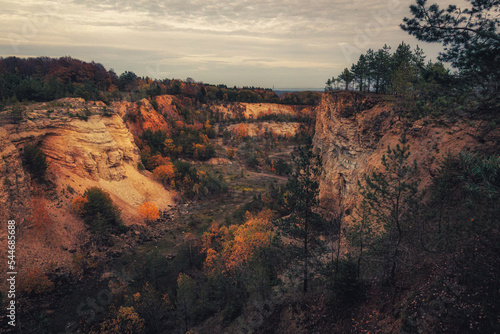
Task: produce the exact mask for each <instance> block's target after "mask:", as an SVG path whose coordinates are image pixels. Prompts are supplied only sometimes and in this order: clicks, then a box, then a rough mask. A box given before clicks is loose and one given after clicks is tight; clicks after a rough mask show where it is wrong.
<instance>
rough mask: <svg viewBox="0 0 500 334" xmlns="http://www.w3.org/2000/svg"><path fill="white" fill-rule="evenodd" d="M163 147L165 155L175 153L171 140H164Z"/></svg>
mask: <svg viewBox="0 0 500 334" xmlns="http://www.w3.org/2000/svg"><path fill="white" fill-rule="evenodd" d="M163 146H164V150H165V154H172V153H175V152H176V148H175V145H174V141H173V139H171V138H167V139H165V141H164V142H163Z"/></svg>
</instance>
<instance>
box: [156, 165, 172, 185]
mask: <svg viewBox="0 0 500 334" xmlns="http://www.w3.org/2000/svg"><path fill="white" fill-rule="evenodd" d="M153 175H154V177H155V178H156V179H157V180H158V181H160V182H161V183H163V184H164V185H170V186H173V185H174V180H175V169H174V165H173V164H172V162H170V159H169V163H167V164H165V165H161V166H158V167H156V168H155V169H154V170H153Z"/></svg>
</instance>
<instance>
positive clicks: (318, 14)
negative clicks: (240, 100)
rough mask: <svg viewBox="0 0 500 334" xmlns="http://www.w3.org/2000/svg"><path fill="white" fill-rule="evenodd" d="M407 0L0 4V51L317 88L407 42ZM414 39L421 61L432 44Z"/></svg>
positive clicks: (164, 74)
mask: <svg viewBox="0 0 500 334" xmlns="http://www.w3.org/2000/svg"><path fill="white" fill-rule="evenodd" d="M413 2H414V0H411V1H410V0H383V1H379V0H315V1H311V0H252V1H249V0H239V1H228V0H149V1H146V0H116V1H112V0H67V1H66V2H62V1H60V0H50V1H49V0H23V1H18V0H0V8H1V11H0V56H3V57H6V56H12V55H15V56H23V57H28V56H49V57H61V56H71V57H74V58H78V59H82V60H85V61H92V60H93V61H95V62H99V63H101V64H103V65H104V66H105V67H106V68H107V69H110V68H113V69H114V70H115V71H116V72H117V73H118V74H120V73H122V72H123V71H125V70H131V71H134V72H135V73H136V74H137V75H140V76H150V77H154V78H158V79H162V78H180V79H185V78H187V77H192V78H194V79H195V80H197V81H203V82H206V83H216V84H217V83H224V84H227V85H228V86H233V85H237V86H244V85H246V86H260V87H269V88H272V87H273V86H274V87H275V88H322V87H323V86H324V82H325V81H326V79H327V78H328V77H331V76H332V75H335V76H336V75H337V74H338V73H339V72H340V71H341V70H342V69H343V68H344V67H347V66H350V64H351V63H352V62H353V61H356V60H357V58H358V56H359V55H360V54H361V53H364V52H365V51H366V50H367V49H368V48H370V47H371V48H375V49H378V48H380V47H382V46H383V44H388V45H390V46H392V47H393V48H395V47H396V46H397V45H398V44H399V43H400V42H401V41H403V40H404V41H405V42H407V43H410V44H411V45H412V46H415V45H416V44H417V41H416V40H415V39H414V38H413V37H411V36H409V35H408V34H406V33H405V32H404V31H402V30H401V29H400V28H399V24H400V23H401V21H402V18H403V17H404V16H409V9H408V7H409V5H410V4H412V3H413ZM433 2H437V3H438V4H441V5H446V4H447V3H449V2H448V1H445V0H437V1H431V3H433ZM418 44H419V45H420V46H421V47H422V48H423V49H424V50H425V51H426V52H427V54H428V59H433V58H435V57H436V55H437V52H438V51H439V50H440V46H439V45H429V44H424V43H422V42H419V43H418Z"/></svg>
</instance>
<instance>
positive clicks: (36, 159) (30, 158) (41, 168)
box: [24, 144, 48, 181]
mask: <svg viewBox="0 0 500 334" xmlns="http://www.w3.org/2000/svg"><path fill="white" fill-rule="evenodd" d="M24 160H25V162H26V166H27V167H28V170H29V171H30V173H31V174H32V175H33V176H34V177H35V178H36V179H37V180H38V181H42V180H43V178H44V177H45V173H46V172H47V168H48V165H47V159H46V158H45V153H43V151H42V150H41V149H40V147H39V146H38V145H37V144H26V145H25V146H24Z"/></svg>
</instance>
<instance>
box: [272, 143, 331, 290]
mask: <svg viewBox="0 0 500 334" xmlns="http://www.w3.org/2000/svg"><path fill="white" fill-rule="evenodd" d="M294 162H295V164H296V169H295V171H294V173H293V174H292V176H291V178H290V180H289V181H288V183H287V185H286V193H285V196H284V197H285V198H284V201H285V205H286V206H287V207H288V208H289V210H290V212H291V214H290V215H288V216H287V217H285V218H282V219H280V220H278V221H276V222H275V223H276V225H277V226H278V227H279V229H280V231H281V233H282V234H283V235H284V236H285V237H286V238H289V239H292V240H294V241H293V242H291V243H289V244H288V254H289V255H290V257H291V258H292V259H293V260H296V261H297V263H299V264H300V267H301V272H302V287H303V288H302V290H303V292H304V293H306V292H308V289H309V279H310V277H311V275H312V273H313V272H314V271H315V269H317V268H318V267H319V262H318V260H319V256H320V255H321V254H322V253H323V252H324V244H323V241H322V240H321V238H320V236H321V235H324V233H325V227H326V226H325V225H326V223H325V220H324V219H323V218H322V217H321V216H320V215H319V214H318V213H317V212H316V209H317V207H318V205H319V199H318V195H319V182H318V177H319V175H320V174H321V158H320V157H319V156H318V155H316V154H314V153H313V152H312V150H311V145H310V144H308V145H306V146H303V147H300V148H299V155H298V156H297V157H294Z"/></svg>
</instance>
